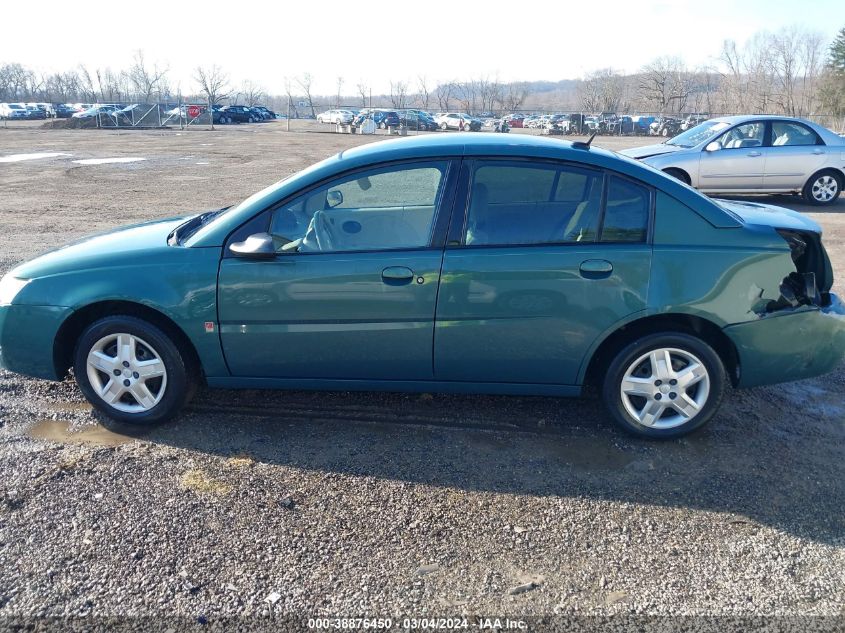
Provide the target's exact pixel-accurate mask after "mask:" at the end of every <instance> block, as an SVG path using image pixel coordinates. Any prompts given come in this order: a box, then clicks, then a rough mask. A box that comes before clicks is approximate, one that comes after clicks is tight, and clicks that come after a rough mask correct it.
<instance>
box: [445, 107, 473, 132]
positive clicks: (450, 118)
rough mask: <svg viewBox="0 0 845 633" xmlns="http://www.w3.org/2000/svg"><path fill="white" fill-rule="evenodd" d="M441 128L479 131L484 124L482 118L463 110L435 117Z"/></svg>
mask: <svg viewBox="0 0 845 633" xmlns="http://www.w3.org/2000/svg"><path fill="white" fill-rule="evenodd" d="M435 122H436V123H437V125H438V126H439V127H440V129H441V130H444V131H445V130H463V131H465V132H478V131H480V130H481V127H482V125H484V124H483V123H482V121H481V119H476V118H475V117H472V116H470V115H468V114H463V113H462V112H447V113H445V114H441V115H440V116H439V117H438V118H436V119H435Z"/></svg>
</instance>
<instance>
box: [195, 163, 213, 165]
mask: <svg viewBox="0 0 845 633" xmlns="http://www.w3.org/2000/svg"><path fill="white" fill-rule="evenodd" d="M210 164H211V163H197V165H210Z"/></svg>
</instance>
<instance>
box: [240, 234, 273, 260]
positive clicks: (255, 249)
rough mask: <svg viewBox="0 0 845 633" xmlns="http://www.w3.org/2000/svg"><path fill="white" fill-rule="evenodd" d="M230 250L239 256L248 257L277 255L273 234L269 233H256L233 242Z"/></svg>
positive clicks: (263, 257)
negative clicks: (240, 240) (241, 240)
mask: <svg viewBox="0 0 845 633" xmlns="http://www.w3.org/2000/svg"><path fill="white" fill-rule="evenodd" d="M229 250H230V251H232V253H234V254H235V255H237V256H238V257H244V258H248V259H271V258H273V257H275V256H276V247H275V246H274V245H273V236H272V235H270V234H269V233H254V234H253V235H250V236H249V237H248V238H246V239H245V240H244V241H243V242H233V243H232V244H231V245H230V246H229Z"/></svg>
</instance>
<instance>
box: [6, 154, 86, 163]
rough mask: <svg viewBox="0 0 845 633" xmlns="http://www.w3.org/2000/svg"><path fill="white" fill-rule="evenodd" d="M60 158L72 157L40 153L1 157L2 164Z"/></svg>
mask: <svg viewBox="0 0 845 633" xmlns="http://www.w3.org/2000/svg"><path fill="white" fill-rule="evenodd" d="M60 156H72V154H67V153H65V152H38V153H37V154H11V155H10V156H0V163H20V162H22V161H25V160H38V159H39V158H59V157H60Z"/></svg>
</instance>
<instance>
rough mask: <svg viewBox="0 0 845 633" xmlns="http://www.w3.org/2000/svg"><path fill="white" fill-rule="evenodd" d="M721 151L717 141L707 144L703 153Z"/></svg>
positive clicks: (720, 145)
mask: <svg viewBox="0 0 845 633" xmlns="http://www.w3.org/2000/svg"><path fill="white" fill-rule="evenodd" d="M720 149H722V144H721V143H720V142H719V141H713V142H711V143H707V147H705V148H704V151H705V152H716V151H718V150H720Z"/></svg>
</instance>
